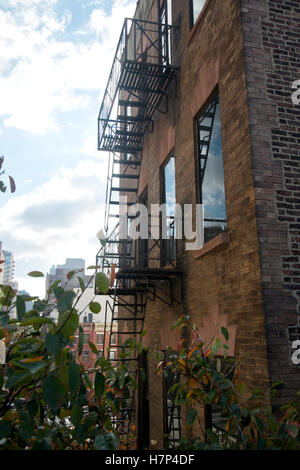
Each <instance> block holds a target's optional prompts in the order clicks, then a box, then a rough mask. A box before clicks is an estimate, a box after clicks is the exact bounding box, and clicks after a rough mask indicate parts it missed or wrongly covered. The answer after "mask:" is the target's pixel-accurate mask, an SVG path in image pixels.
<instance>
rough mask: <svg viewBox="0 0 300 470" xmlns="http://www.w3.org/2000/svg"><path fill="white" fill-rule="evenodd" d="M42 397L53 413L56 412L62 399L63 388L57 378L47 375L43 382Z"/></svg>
mask: <svg viewBox="0 0 300 470" xmlns="http://www.w3.org/2000/svg"><path fill="white" fill-rule="evenodd" d="M42 387H43V396H44V399H45V401H46V403H47V404H48V405H49V406H50V408H51V409H52V410H53V411H56V410H58V408H59V407H60V406H61V404H62V402H63V399H64V394H65V392H64V388H63V386H62V384H61V382H60V380H59V378H58V377H56V376H55V375H48V377H46V378H45V379H44V381H43V386H42Z"/></svg>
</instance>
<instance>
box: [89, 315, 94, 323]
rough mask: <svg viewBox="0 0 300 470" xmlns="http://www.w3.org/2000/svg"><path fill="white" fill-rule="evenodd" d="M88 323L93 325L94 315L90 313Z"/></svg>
mask: <svg viewBox="0 0 300 470" xmlns="http://www.w3.org/2000/svg"><path fill="white" fill-rule="evenodd" d="M88 321H89V323H93V314H92V313H89V315H88Z"/></svg>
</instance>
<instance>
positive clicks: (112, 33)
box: [0, 0, 136, 296]
mask: <svg viewBox="0 0 300 470" xmlns="http://www.w3.org/2000/svg"><path fill="white" fill-rule="evenodd" d="M135 5H136V1H135V0H1V2H0V31H1V33H0V155H4V156H5V165H4V166H5V168H6V170H7V172H8V173H9V174H11V175H12V176H13V177H14V179H15V182H16V186H17V191H16V193H15V194H14V195H11V194H9V193H6V194H5V195H2V194H0V240H2V241H3V248H4V249H5V250H9V251H12V252H13V253H14V256H15V260H16V275H15V279H16V280H17V281H18V282H19V287H20V288H21V289H27V290H28V291H29V292H30V293H31V294H32V295H41V296H43V295H44V281H43V280H36V279H31V278H29V277H28V276H26V274H27V273H28V272H29V271H32V270H37V269H38V270H42V271H43V272H47V271H49V269H50V267H51V266H52V265H56V264H63V263H64V261H65V259H66V258H83V259H85V260H86V262H87V264H94V263H95V254H96V252H97V250H98V248H99V242H98V240H97V239H96V236H95V234H96V233H97V232H98V231H99V230H100V228H102V226H103V217H104V197H105V184H106V182H105V179H106V174H107V156H106V155H105V154H103V153H100V152H97V150H96V147H97V116H98V111H99V107H100V104H101V100H102V95H103V92H104V89H105V86H106V82H107V78H108V75H109V71H110V68H111V64H112V60H113V56H114V52H115V48H116V45H117V42H118V39H119V35H120V31H121V26H122V23H123V20H124V18H125V17H126V16H127V17H131V16H133V13H134V9H135Z"/></svg>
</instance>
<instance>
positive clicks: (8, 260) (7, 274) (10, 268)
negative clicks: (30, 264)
mask: <svg viewBox="0 0 300 470" xmlns="http://www.w3.org/2000/svg"><path fill="white" fill-rule="evenodd" d="M3 254H4V257H5V264H4V273H3V274H4V283H5V284H6V283H9V282H11V281H12V280H13V278H14V274H15V261H14V255H13V254H12V252H11V251H7V250H3Z"/></svg>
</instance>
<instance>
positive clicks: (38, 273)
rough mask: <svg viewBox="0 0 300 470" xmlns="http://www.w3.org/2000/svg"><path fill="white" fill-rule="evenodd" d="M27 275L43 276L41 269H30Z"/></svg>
mask: <svg viewBox="0 0 300 470" xmlns="http://www.w3.org/2000/svg"><path fill="white" fill-rule="evenodd" d="M28 276H30V277H45V276H44V274H43V273H41V271H31V272H30V273H28Z"/></svg>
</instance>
